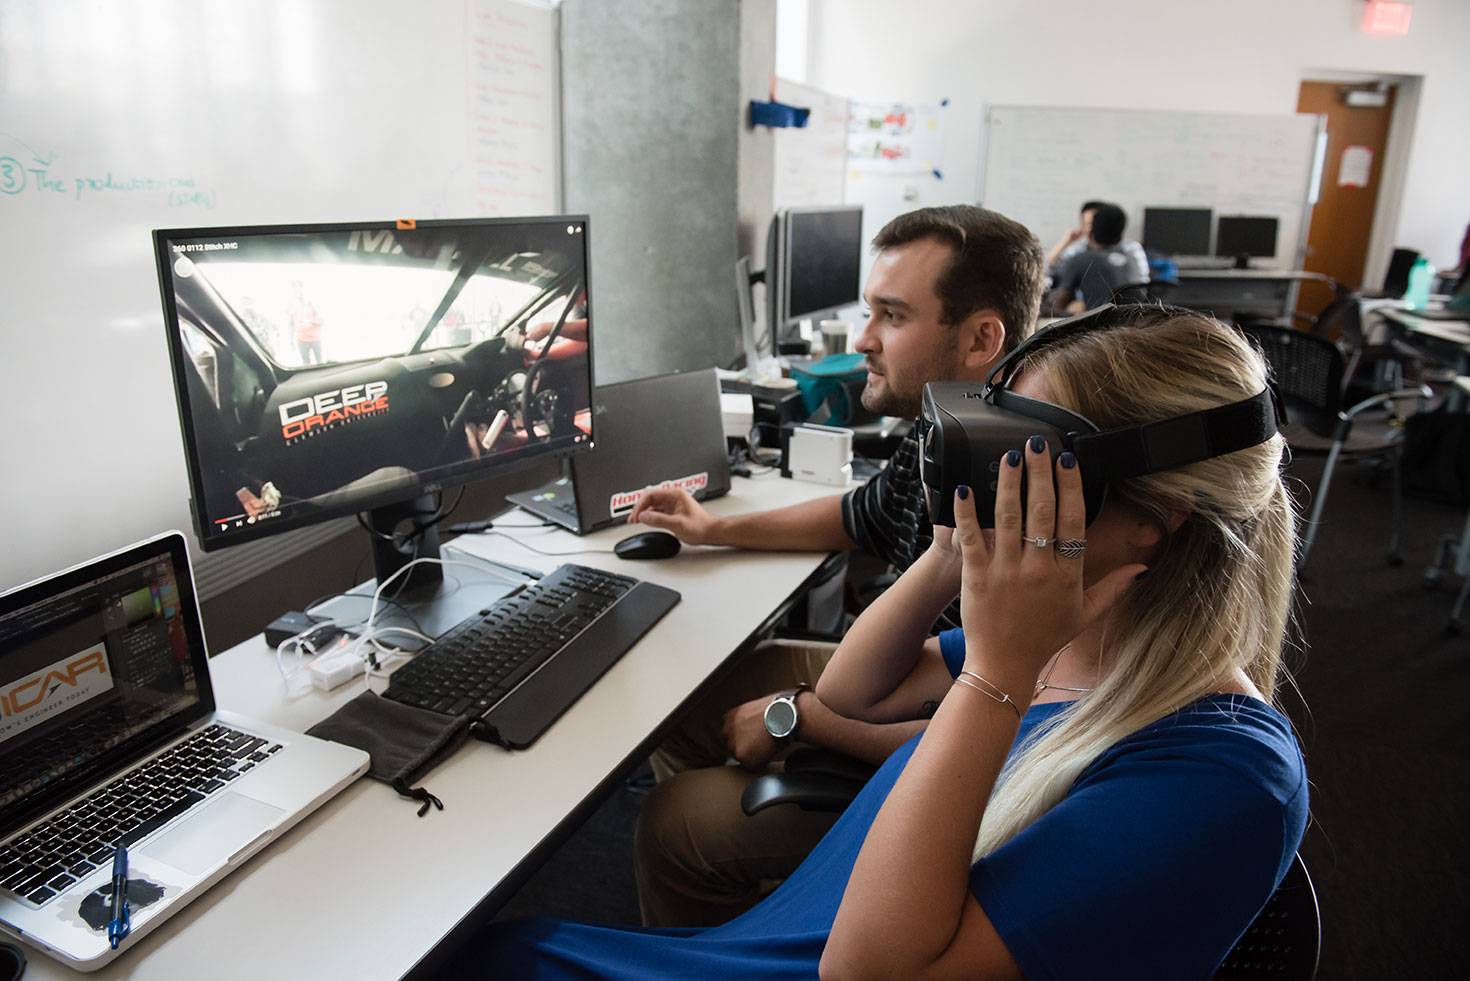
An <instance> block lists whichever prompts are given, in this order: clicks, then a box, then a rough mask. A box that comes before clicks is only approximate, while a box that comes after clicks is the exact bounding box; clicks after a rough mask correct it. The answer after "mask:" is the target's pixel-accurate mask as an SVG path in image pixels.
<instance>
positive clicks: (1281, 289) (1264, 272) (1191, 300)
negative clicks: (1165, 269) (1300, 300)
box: [1168, 268, 1323, 323]
mask: <svg viewBox="0 0 1470 981" xmlns="http://www.w3.org/2000/svg"><path fill="white" fill-rule="evenodd" d="M1322 278H1323V277H1322V276H1321V274H1320V273H1310V272H1303V271H1302V270H1300V269H1297V270H1291V269H1190V268H1183V269H1180V270H1179V285H1178V286H1176V287H1175V288H1174V289H1173V290H1172V291H1171V292H1170V293H1169V295H1168V302H1169V303H1172V304H1174V305H1175V306H1181V307H1188V308H1189V309H1191V310H1199V311H1202V312H1205V313H1209V314H1212V315H1213V316H1215V317H1217V318H1219V319H1220V320H1223V321H1226V322H1227V323H1229V322H1232V321H1234V320H1235V319H1236V317H1237V316H1238V315H1240V314H1248V315H1251V316H1258V317H1271V318H1286V319H1290V318H1291V311H1292V308H1293V307H1295V306H1296V286H1297V283H1299V282H1301V281H1303V280H1307V279H1322Z"/></svg>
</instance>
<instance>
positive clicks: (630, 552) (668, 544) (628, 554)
mask: <svg viewBox="0 0 1470 981" xmlns="http://www.w3.org/2000/svg"><path fill="white" fill-rule="evenodd" d="M613 552H615V553H616V554H617V556H618V558H620V559H667V558H669V557H670V556H674V555H678V554H679V539H677V538H675V537H674V536H673V535H671V534H669V533H668V532H666V531H643V532H639V533H638V534H636V535H629V536H628V537H627V538H624V539H623V540H622V541H620V542H618V543H617V544H616V545H614V546H613Z"/></svg>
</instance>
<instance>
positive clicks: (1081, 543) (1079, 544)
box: [1057, 538, 1087, 559]
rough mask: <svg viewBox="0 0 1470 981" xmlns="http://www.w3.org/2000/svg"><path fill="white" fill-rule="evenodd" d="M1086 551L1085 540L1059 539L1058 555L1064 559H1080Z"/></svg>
mask: <svg viewBox="0 0 1470 981" xmlns="http://www.w3.org/2000/svg"><path fill="white" fill-rule="evenodd" d="M1085 551H1087V539H1085V538H1059V539H1057V554H1058V555H1060V556H1061V557H1062V558H1065V559H1080V558H1082V553H1083V552H1085Z"/></svg>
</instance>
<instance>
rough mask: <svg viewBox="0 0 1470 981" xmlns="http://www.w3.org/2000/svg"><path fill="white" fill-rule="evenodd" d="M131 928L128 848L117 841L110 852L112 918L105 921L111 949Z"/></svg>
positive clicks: (115, 948)
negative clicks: (114, 848)
mask: <svg viewBox="0 0 1470 981" xmlns="http://www.w3.org/2000/svg"><path fill="white" fill-rule="evenodd" d="M132 928H133V924H132V921H131V920H130V919H129V918H128V850H127V849H126V848H124V847H123V846H122V844H121V843H119V844H118V846H117V850H116V851H114V852H113V853H112V919H110V920H108V921H107V942H108V943H110V944H112V949H113V950H117V945H118V944H120V943H122V942H123V937H126V936H127V935H128V931H129V930H131V929H132Z"/></svg>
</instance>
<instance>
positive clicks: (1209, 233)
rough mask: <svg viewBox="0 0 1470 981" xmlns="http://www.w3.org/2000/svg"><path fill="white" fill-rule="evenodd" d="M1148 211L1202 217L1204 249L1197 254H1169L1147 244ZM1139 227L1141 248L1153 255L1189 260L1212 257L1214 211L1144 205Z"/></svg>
mask: <svg viewBox="0 0 1470 981" xmlns="http://www.w3.org/2000/svg"><path fill="white" fill-rule="evenodd" d="M1150 211H1168V212H1174V213H1175V214H1178V213H1181V212H1193V213H1196V214H1197V216H1202V217H1203V220H1204V232H1205V235H1204V239H1205V247H1204V249H1203V250H1201V251H1199V252H1171V251H1167V250H1164V249H1160V248H1159V247H1158V246H1156V245H1152V244H1150V243H1149V235H1148V213H1149V212H1150ZM1141 226H1142V227H1141V228H1140V229H1139V241H1140V242H1142V243H1143V247H1144V248H1145V249H1147V250H1148V251H1150V252H1155V253H1158V254H1159V255H1167V256H1184V257H1189V258H1207V257H1210V256H1213V255H1214V246H1215V209H1213V208H1197V207H1190V206H1186V205H1172V204H1159V205H1145V206H1144V209H1143V221H1142V223H1141Z"/></svg>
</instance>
